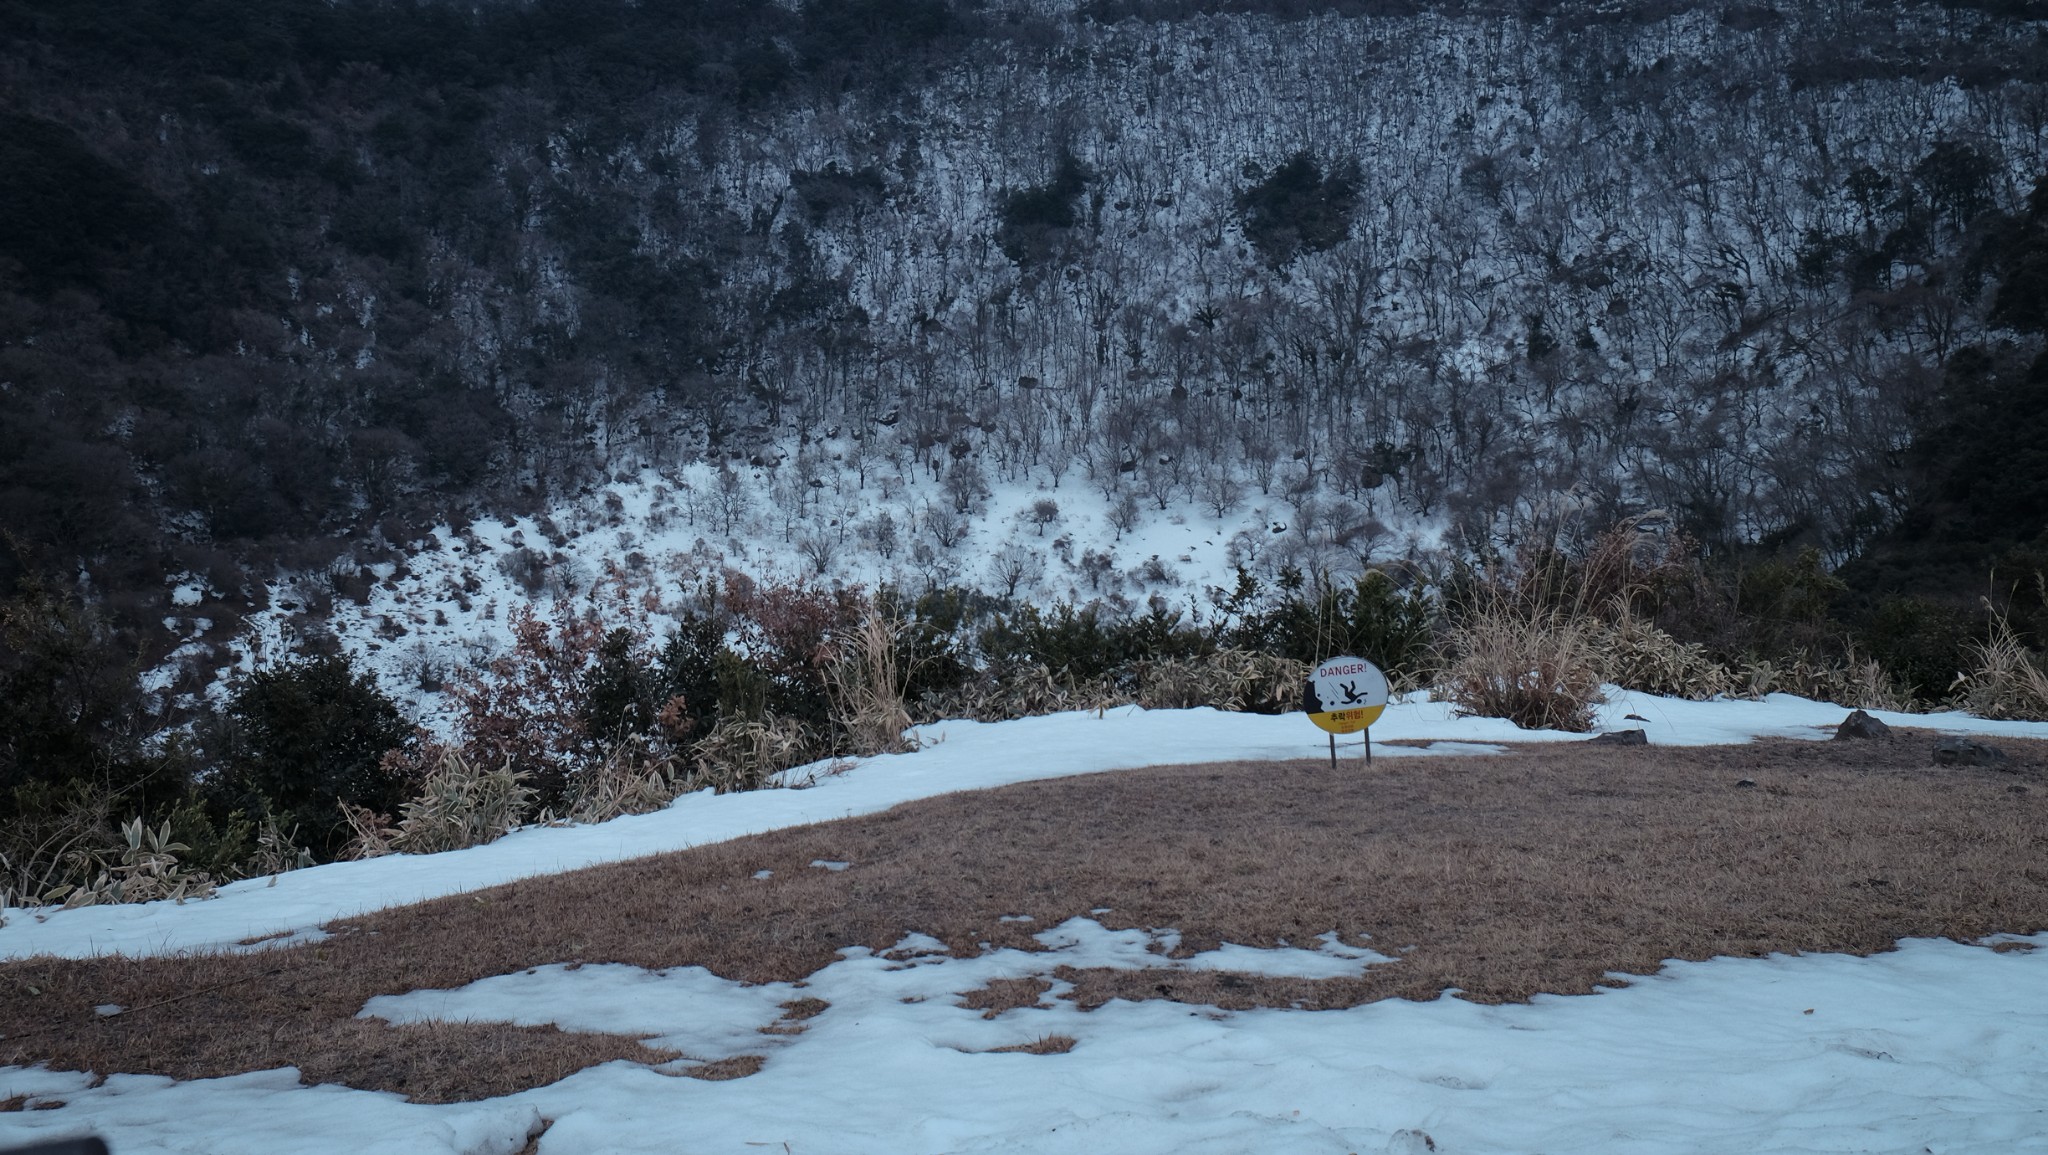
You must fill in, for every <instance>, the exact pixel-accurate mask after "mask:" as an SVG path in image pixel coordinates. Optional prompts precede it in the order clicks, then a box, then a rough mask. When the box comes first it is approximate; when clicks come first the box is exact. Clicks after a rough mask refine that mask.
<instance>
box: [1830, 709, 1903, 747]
mask: <svg viewBox="0 0 2048 1155" xmlns="http://www.w3.org/2000/svg"><path fill="white" fill-rule="evenodd" d="M1891 736H1892V728H1891V727H1890V726H1887V725H1885V724H1884V723H1883V722H1880V721H1878V720H1877V719H1876V718H1873V717H1871V716H1870V715H1869V714H1866V713H1864V712H1863V711H1861V710H1858V711H1856V712H1855V713H1853V714H1851V715H1849V716H1848V717H1846V718H1844V719H1842V724H1841V725H1839V726H1837V727H1835V741H1837V742H1841V741H1846V740H1849V739H1853V738H1889V737H1891Z"/></svg>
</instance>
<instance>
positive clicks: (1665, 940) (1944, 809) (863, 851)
mask: <svg viewBox="0 0 2048 1155" xmlns="http://www.w3.org/2000/svg"><path fill="white" fill-rule="evenodd" d="M1928 745H1929V744H1928V741H1927V739H1926V737H1925V736H1924V735H1923V736H1915V735H1911V734H1902V735H1901V736H1900V737H1899V738H1897V739H1896V740H1894V741H1891V742H1880V743H1847V742H1833V743H1830V742H1813V743H1790V742H1779V743H1759V744H1757V745H1753V746H1738V747H1713V748H1706V749H1697V750H1676V749H1664V748H1647V749H1645V748H1605V749H1603V748H1589V747H1585V746H1581V745H1563V746H1544V747H1532V748H1527V749H1523V750H1520V751H1518V752H1516V753H1514V754H1511V755H1507V756H1502V757H1494V758H1383V759H1381V760H1380V761H1379V762H1378V763H1377V764H1376V765H1375V766H1373V767H1372V768H1371V769H1369V770H1368V769H1366V768H1365V767H1363V766H1360V765H1351V766H1347V767H1346V768H1345V769H1343V770H1341V771H1337V772H1332V771H1331V770H1330V769H1329V767H1328V764H1327V763H1326V762H1323V761H1320V760H1307V761H1302V762H1295V763H1278V764H1276V763H1257V764H1220V765H1208V766H1186V767H1164V768H1157V769H1152V770H1143V771H1126V772H1121V773H1116V774H1107V775H1099V776H1093V777H1087V778H1070V779H1063V780H1057V781H1050V782H1038V783H1026V784H1023V785H1018V786H1013V787H1008V788H1006V789H1002V790H996V791H989V792H984V793H976V794H960V795H953V796H949V797H942V798H934V799H929V800H926V801H922V802H917V803H913V804H910V805H906V806H902V807H899V808H897V809H895V810H892V811H889V812H887V813H884V814H878V815H873V816H869V817H864V818H853V819H847V820H843V821H839V822H833V823H826V824H822V825H818V826H810V827H802V828H797V829H792V830H783V831H777V832H774V833H770V834H765V835H760V836H756V837H752V838H745V839H740V840H737V841H733V842H728V843H721V844H718V845H715V846H707V847H701V848H698V849H695V850H690V851H685V852H682V853H677V854H670V855H664V856H661V857H657V858H650V859H644V860H640V861H636V862H628V863H621V864H617V865H613V866H606V867H601V868H596V869H592V870H586V871H581V872H577V873H574V874H567V875H556V876H550V877H546V878H536V879H531V880H528V881H525V882H519V883H514V884H511V885H508V886H502V887H497V888H495V889H492V890H488V891H483V892H479V893H476V894H464V895H457V896H453V897H449V898H445V899H440V900H438V901H435V902H430V903H424V904H421V905H419V906H414V907H407V908H403V909H398V910H391V911H385V912H382V913H379V914H376V915H372V916H368V917H363V918H357V919H351V920H347V921H344V922H340V923H336V924H333V925H331V926H330V927H329V930H330V931H331V932H332V933H333V936H334V937H333V938H331V939H329V940H327V941H325V942H322V943H317V944H306V945H302V946H295V947H289V948H280V949H277V950H273V951H269V952H264V953H259V954H253V955H224V956H204V957H195V958H167V959H144V960H135V959H120V958H105V959H94V960H82V961H66V960H56V959H47V958H46V959H30V960H25V961H19V962H13V963H8V964H5V965H0V1034H4V1035H5V1036H6V1037H5V1038H0V1063H33V1062H47V1063H50V1064H51V1065H53V1066H56V1067H59V1068H70V1069H89V1070H96V1071H103V1072H104V1071H122V1072H156V1073H161V1074H167V1075H173V1076H177V1077H183V1078H191V1077H197V1076H209V1075H222V1074H228V1073H231V1072H238V1071H246V1070H253V1069H261V1068H267V1067H276V1066H281V1065H286V1064H291V1065H296V1066H298V1067H299V1068H300V1069H301V1070H302V1071H303V1072H304V1075H305V1077H306V1078H307V1079H308V1080H309V1081H332V1082H341V1083H346V1084H349V1085H352V1086H358V1087H369V1088H379V1089H388V1090H395V1091H401V1092H404V1093H407V1094H410V1095H412V1096H414V1097H416V1098H419V1099H422V1100H450V1099H467V1098H476V1097H481V1096H488V1095H497V1094H503V1093H506V1092H509V1091H512V1090H515V1089H518V1088H522V1087H530V1086H535V1085H539V1084H542V1083H546V1082H549V1081H552V1080H555V1079H558V1078H561V1077H562V1076H564V1075H566V1074H568V1073H569V1072H571V1071H574V1070H577V1069H580V1068H582V1067H586V1066H589V1065H592V1064H595V1063H599V1062H604V1061H606V1060H610V1059H615V1058H627V1059H633V1060H637V1061H641V1062H647V1061H658V1060H659V1058H661V1056H660V1055H657V1054H656V1053H654V1052H650V1051H649V1050H648V1049H647V1048H646V1047H644V1046H643V1045H642V1044H641V1043H640V1042H638V1041H637V1040H634V1039H630V1038H625V1037H620V1036H606V1035H591V1034H581V1033H567V1032H561V1031H556V1030H553V1029H550V1028H519V1027H510V1026H502V1025H492V1024H429V1025H416V1026H402V1027H394V1026H390V1025H387V1024H385V1023H383V1022H381V1021H376V1020H361V1019H357V1018H355V1017H354V1016H355V1014H356V1012H357V1011H358V1010H359V1009H361V1007H362V1005H363V1003H364V1002H365V1001H366V1000H367V999H369V998H370V997H371V996H373V995H378V994H392V993H398V992H403V991H409V990H414V989H419V988H427V987H434V988H446V987H454V986H460V985H462V984H464V983H468V982H471V981H473V980H476V979H480V978H484V977H486V976H490V975H496V974H504V973H508V972H511V971H516V970H521V969H524V968H527V967H532V966H538V965H543V964H547V963H558V962H569V961H574V960H584V961H587V962H600V961H603V962H620V963H628V964H633V965H638V966H644V967H669V966H678V965H685V964H697V965H702V966H705V967H708V968H710V969H711V970H712V971H714V972H716V973H718V974H720V975H724V976H726V977H728V978H733V979H741V980H747V981H756V982H760V981H770V980H784V981H794V980H798V979H801V978H803V977H804V976H806V975H808V974H810V973H812V972H813V971H815V970H817V969H819V968H820V967H823V966H825V965H827V964H829V963H830V962H832V961H833V959H834V957H835V955H834V952H835V951H836V949H837V948H839V947H842V946H847V945H851V944H861V945H865V946H868V947H870V948H872V949H875V950H878V951H879V950H886V949H887V948H888V947H890V946H891V945H893V944H894V943H896V942H897V941H898V940H900V939H901V938H902V937H903V936H904V935H906V934H909V933H912V932H923V933H926V934H931V935H934V936H937V937H938V938H940V939H942V940H943V941H945V942H947V943H949V944H951V945H952V946H953V948H954V949H956V950H958V951H960V952H962V953H973V952H975V951H976V950H977V949H978V946H977V944H979V943H983V942H987V943H992V944H994V945H995V946H998V947H1021V948H1026V949H1031V948H1035V947H1036V945H1037V944H1036V943H1035V942H1034V940H1033V939H1032V938H1031V934H1032V932H1033V931H1034V930H1038V929H1042V928H1044V927H1047V926H1050V925H1053V924H1055V923H1058V922H1060V921H1062V920H1064V919H1067V918H1070V917H1073V916H1075V915H1084V914H1087V913H1088V912H1089V911H1090V910H1091V909H1093V908H1097V907H1108V908H1111V913H1109V914H1106V915H1102V916H1100V919H1101V921H1102V922H1103V923H1105V924H1106V925H1109V926H1112V927H1131V926H1137V927H1175V928H1178V929H1180V931H1181V932H1182V935H1183V939H1182V950H1183V951H1194V950H1202V949H1206V948H1208V947H1211V946H1213V945H1214V944H1215V943H1217V942H1218V941H1220V940H1229V941H1234V942H1240V943H1248V944H1256V945H1274V944H1276V943H1277V942H1278V941H1279V940H1281V939H1287V940H1290V941H1293V942H1305V941H1307V940H1309V939H1310V938H1312V937H1313V936H1315V935H1317V934H1319V933H1321V932H1323V931H1327V930H1332V929H1334V930H1337V931H1340V932H1341V933H1342V934H1343V935H1344V937H1345V938H1346V939H1347V940H1349V941H1359V940H1361V939H1363V938H1364V937H1366V936H1370V940H1371V945H1373V946H1374V947H1375V948H1377V949H1379V950H1381V951H1383V952H1385V953H1388V954H1391V955H1395V956H1397V957H1398V958H1399V960H1400V961H1399V962H1397V963H1393V964H1389V965H1385V966H1380V967H1375V968H1373V970H1371V971H1370V972H1368V973H1367V974H1366V975H1365V976H1364V977H1362V978H1357V979H1341V980H1327V981H1320V982H1318V981H1308V980H1296V979H1281V978H1263V977H1257V976H1248V975H1232V974H1216V973H1187V972H1180V971H1171V970H1164V969H1161V970H1157V971H1146V972H1128V971H1123V972H1119V971H1092V970H1090V971H1082V970H1072V969H1067V970H1062V971H1060V972H1058V977H1060V978H1063V979H1066V980H1069V981H1071V982H1073V983H1075V984H1076V990H1075V993H1074V996H1073V997H1075V998H1076V999H1077V1001H1079V1002H1080V1003H1081V1004H1082V1005H1090V1006H1092V1005H1097V1004H1099V1003H1101V1002H1102V1001H1104V1000H1106V999H1109V998H1113V997H1123V998H1133V999H1142V998H1172V999H1181V1000H1186V1001H1191V1002H1200V1003H1213V1004H1217V1005H1220V1006H1224V1007H1250V1006H1258V1005H1269V1006H1287V1005H1290V1004H1295V1003H1299V1004H1300V1005H1302V1006H1305V1007H1336V1006H1348V1005H1354V1004H1357V1003H1361V1002H1366V1001H1370V1000H1374V999H1381V998H1389V997H1394V998H1423V999H1427V998H1433V997H1436V996H1437V995H1438V994H1439V993H1440V992H1442V991H1443V990H1445V989H1447V988H1451V987H1456V988H1459V989H1462V990H1463V991H1464V992H1466V996H1465V997H1467V998H1471V999H1475V1000H1480V1001H1485V1002H1497V1001H1505V1000H1519V999H1525V998H1528V997H1529V996H1530V995H1533V994H1535V993H1537V992H1540V991H1552V992H1559V993H1571V992H1582V991H1587V990H1590V989H1591V988H1592V987H1593V986H1594V985H1595V984H1598V983H1600V982H1602V981H1603V976H1604V975H1606V974H1607V972H1609V971H1614V970H1619V971H1626V972H1630V973H1651V972H1654V971H1655V970H1656V969H1657V968H1658V966H1659V964H1660V963H1661V961H1662V960H1664V959H1666V958H1688V959H1704V958H1709V957H1712V956H1715V955H1758V954H1762V953H1766V952H1771V951H1850V952H1857V953H1868V952H1872V951H1879V950H1883V949H1886V948H1887V947H1889V946H1890V945H1892V944H1893V943H1894V942H1896V941H1897V940H1898V939H1900V938H1904V937H1910V936H1943V935H1945V936H1950V937H1955V938H1959V939H1965V940H1968V939H1975V938H1978V937H1981V936H1983V935H1987V934H1991V933H1994V932H1999V931H2009V932H2017V933H2034V932H2038V931H2041V930H2044V929H2048V866H2044V865H2043V863H2044V861H2048V855H2044V851H2048V743H2022V742H2002V743H2001V745H2004V746H2005V747H2006V748H2007V750H2008V751H2009V752H2011V753H2012V754H2013V755H2014V758H2013V762H2012V765H2013V767H2015V771H2014V772H1999V771H1992V770H1977V769H1952V770H1936V769H1934V768H1932V767H1930V766H1929V765H1928V758H1927V753H1928ZM1745 779H1746V780H1750V781H1752V782H1754V783H1755V785H1754V786H1751V787H1743V786H1738V785H1737V783H1738V782H1740V781H1742V780H1745ZM815 859H827V860H836V861H846V862H851V863H852V864H853V865H852V867H851V868H850V869H848V870H845V871H843V872H836V873H835V872H830V871H822V870H811V869H807V864H808V863H810V862H811V861H813V860H815ZM764 868H766V869H770V870H773V871H774V875H773V877H771V878H769V879H767V880H762V881H757V880H755V879H754V878H753V877H752V876H753V874H754V872H756V871H758V870H762V869H764ZM1017 914H1027V915H1030V916H1032V917H1033V919H1034V920H1035V921H1033V922H1029V923H1020V922H1008V921H1003V916H1004V915H1017ZM1042 990H1043V988H1040V987H1037V986H1036V984H1035V983H1032V982H1029V981H1027V982H1026V983H1025V984H1023V985H1019V986H1017V987H1016V988H1015V989H1014V990H1012V989H1008V988H1005V989H1004V990H1002V991H996V990H993V989H984V991H983V992H981V993H979V994H976V993H972V992H961V995H962V996H963V1001H964V1003H965V1005H967V1006H969V1007H977V1006H979V1007H981V1009H984V1010H998V1008H999V1006H1000V1005H1024V1004H1023V1000H1024V999H1025V998H1026V997H1027V996H1028V997H1029V999H1030V1001H1033V1002H1035V1001H1037V998H1038V997H1039V995H1040V994H1041V993H1042ZM103 1003H117V1004H120V1005H122V1006H125V1007H129V1008H132V1009H130V1010H129V1011H127V1012H125V1013H122V1014H119V1015H115V1016H112V1017H101V1016H99V1015H96V1014H95V1013H94V1012H93V1008H94V1006H96V1005H98V1004H103ZM809 1009H810V1008H808V1007H805V1006H792V1007H791V1008H788V1010H789V1012H790V1013H789V1014H788V1015H787V1017H786V1019H785V1021H787V1022H792V1023H793V1022H796V1021H799V1020H800V1018H801V1017H802V1012H803V1011H806V1010H809ZM746 1068H747V1064H746V1063H745V1062H743V1061H740V1060H734V1061H732V1062H730V1063H728V1064H726V1065H725V1066H704V1067H697V1068H693V1069H692V1073H695V1074H698V1075H699V1077H706V1076H710V1075H712V1074H714V1073H724V1072H728V1071H730V1072H732V1073H733V1074H745V1073H747V1069H746Z"/></svg>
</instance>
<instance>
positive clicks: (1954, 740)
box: [1934, 734, 2005, 768]
mask: <svg viewBox="0 0 2048 1155" xmlns="http://www.w3.org/2000/svg"><path fill="white" fill-rule="evenodd" d="M1934 764H1935V765H1936V766H1997V767H2000V768H2003V767H2004V765H2005V751H2003V750H2000V749H1999V748H1998V747H1996V746H1993V745H1992V744H1990V743H1989V742H1979V741H1977V740H1976V739H1974V738H1965V737H1962V736H1961V735H1957V734H1951V735H1949V736H1948V737H1946V738H1936V739H1935V740H1934Z"/></svg>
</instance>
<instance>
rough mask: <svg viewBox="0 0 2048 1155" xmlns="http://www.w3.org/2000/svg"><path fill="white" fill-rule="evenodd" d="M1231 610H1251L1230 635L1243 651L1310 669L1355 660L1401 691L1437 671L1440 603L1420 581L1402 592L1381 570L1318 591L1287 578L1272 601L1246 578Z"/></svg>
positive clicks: (1241, 578)
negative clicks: (1332, 660)
mask: <svg viewBox="0 0 2048 1155" xmlns="http://www.w3.org/2000/svg"><path fill="white" fill-rule="evenodd" d="M1247 603H1249V605H1247ZM1232 606H1241V607H1246V608H1244V609H1243V610H1242V611H1241V612H1240V614H1239V620H1238V622H1237V624H1236V625H1235V626H1233V627H1231V628H1229V629H1228V630H1227V631H1226V633H1227V635H1228V637H1229V639H1230V641H1231V643H1232V644H1233V645H1234V646H1236V647H1238V648H1242V649H1255V650H1264V651H1267V652H1270V653H1275V654H1278V655H1281V656H1283V657H1288V658H1292V659H1294V660H1295V661H1298V662H1304V663H1314V662H1320V661H1322V660H1323V659H1324V658H1328V657H1332V656H1334V655H1337V654H1353V655H1356V656H1358V657H1361V658H1365V659H1368V660H1369V661H1371V662H1373V663H1374V664H1375V665H1377V666H1379V667H1380V668H1381V669H1382V670H1384V671H1386V674H1387V678H1388V680H1389V681H1391V682H1393V683H1394V684H1396V685H1397V686H1400V685H1406V686H1412V685H1417V684H1420V683H1421V682H1423V681H1426V680H1427V679H1428V677H1429V676H1430V672H1431V670H1432V667H1433V662H1434V652H1435V650H1434V647H1435V641H1436V630H1437V626H1438V617H1439V615H1438V610H1437V604H1436V601H1435V600H1434V599H1432V598H1431V597H1430V596H1429V595H1428V594H1427V593H1426V592H1425V591H1424V589H1423V587H1422V585H1421V583H1420V582H1415V583H1411V584H1410V585H1409V586H1408V587H1407V588H1405V589H1404V588H1402V587H1401V586H1399V585H1397V584H1396V583H1395V581H1394V579H1393V578H1392V577H1390V576H1389V575H1388V574H1386V573H1385V572H1383V571H1381V570H1376V569H1375V570H1367V571H1366V572H1365V573H1363V574H1360V575H1359V576H1358V577H1357V578H1356V579H1354V580H1353V581H1351V582H1350V583H1349V584H1336V583H1332V582H1329V581H1327V580H1323V581H1318V582H1317V583H1316V588H1314V589H1313V590H1310V589H1309V588H1308V587H1307V583H1305V582H1304V581H1302V580H1301V577H1300V575H1299V574H1298V573H1296V574H1283V576H1282V585H1281V588H1280V589H1279V590H1278V591H1277V592H1276V594H1275V596H1273V597H1271V598H1270V599H1266V598H1262V597H1261V595H1260V591H1259V590H1258V583H1257V582H1256V581H1255V580H1254V579H1252V578H1250V576H1249V575H1245V574H1243V573H1240V575H1239V578H1238V592H1237V593H1236V594H1235V595H1233V597H1232V598H1231V599H1229V604H1227V605H1226V610H1228V609H1229V608H1231V607H1232Z"/></svg>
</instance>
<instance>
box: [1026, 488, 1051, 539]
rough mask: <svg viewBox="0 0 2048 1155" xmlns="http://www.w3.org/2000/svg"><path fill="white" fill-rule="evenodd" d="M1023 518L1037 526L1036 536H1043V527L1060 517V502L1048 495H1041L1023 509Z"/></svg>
mask: <svg viewBox="0 0 2048 1155" xmlns="http://www.w3.org/2000/svg"><path fill="white" fill-rule="evenodd" d="M1024 516H1025V519H1026V520H1028V521H1030V522H1031V524H1032V525H1035V526H1037V527H1038V536H1040V537H1044V536H1045V527H1046V526H1048V525H1051V524H1052V523H1053V522H1055V521H1058V520H1059V519H1060V503H1059V502H1057V501H1054V500H1053V499H1051V498H1049V497H1041V498H1039V499H1038V500H1037V501H1034V502H1032V503H1031V508H1030V509H1028V510H1026V511H1025V514H1024Z"/></svg>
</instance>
